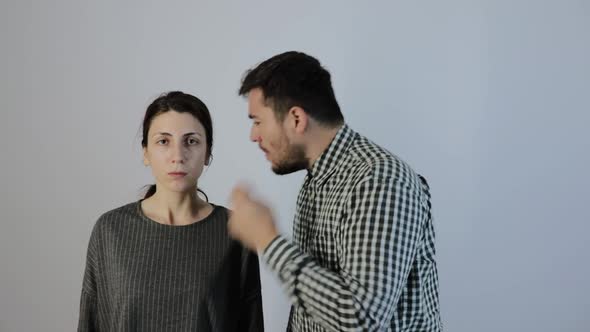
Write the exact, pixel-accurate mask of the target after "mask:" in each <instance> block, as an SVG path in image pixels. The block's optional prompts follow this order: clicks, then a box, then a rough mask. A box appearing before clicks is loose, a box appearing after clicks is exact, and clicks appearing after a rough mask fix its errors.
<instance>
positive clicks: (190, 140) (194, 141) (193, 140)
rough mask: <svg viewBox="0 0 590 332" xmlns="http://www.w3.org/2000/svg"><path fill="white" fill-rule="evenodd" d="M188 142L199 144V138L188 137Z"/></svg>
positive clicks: (189, 143)
mask: <svg viewBox="0 0 590 332" xmlns="http://www.w3.org/2000/svg"><path fill="white" fill-rule="evenodd" d="M186 143H187V144H188V145H195V144H199V141H197V140H196V139H194V138H189V139H187V140H186Z"/></svg>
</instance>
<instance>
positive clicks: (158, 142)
mask: <svg viewBox="0 0 590 332" xmlns="http://www.w3.org/2000/svg"><path fill="white" fill-rule="evenodd" d="M167 142H168V140H166V139H160V140H157V141H156V144H159V145H164V144H166V143H167Z"/></svg>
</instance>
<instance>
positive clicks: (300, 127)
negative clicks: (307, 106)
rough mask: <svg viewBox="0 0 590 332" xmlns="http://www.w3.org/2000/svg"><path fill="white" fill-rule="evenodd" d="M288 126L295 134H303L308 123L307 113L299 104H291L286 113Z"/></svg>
mask: <svg viewBox="0 0 590 332" xmlns="http://www.w3.org/2000/svg"><path fill="white" fill-rule="evenodd" d="M287 118H288V121H289V122H290V123H289V126H290V127H291V128H292V129H293V131H295V133H297V134H303V133H304V132H305V130H307V126H308V125H309V115H307V113H305V110H303V108H301V107H299V106H293V107H291V108H290V109H289V111H288V113H287Z"/></svg>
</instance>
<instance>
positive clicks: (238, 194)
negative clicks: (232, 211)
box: [230, 184, 250, 207]
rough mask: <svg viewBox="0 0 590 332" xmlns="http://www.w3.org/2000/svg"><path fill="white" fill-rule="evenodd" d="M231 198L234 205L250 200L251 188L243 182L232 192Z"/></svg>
mask: <svg viewBox="0 0 590 332" xmlns="http://www.w3.org/2000/svg"><path fill="white" fill-rule="evenodd" d="M230 200H231V204H232V206H233V207H235V206H236V205H240V204H241V203H243V202H246V201H248V200H250V192H249V189H248V188H247V187H246V186H245V185H242V184H240V185H237V186H235V187H234V189H233V190H232V192H231V196H230Z"/></svg>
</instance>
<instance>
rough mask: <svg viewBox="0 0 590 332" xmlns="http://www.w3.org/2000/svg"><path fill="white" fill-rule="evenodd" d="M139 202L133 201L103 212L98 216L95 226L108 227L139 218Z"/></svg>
mask: <svg viewBox="0 0 590 332" xmlns="http://www.w3.org/2000/svg"><path fill="white" fill-rule="evenodd" d="M139 204H140V202H139V201H134V202H131V203H127V204H125V205H122V206H119V207H117V208H114V209H112V210H109V211H107V212H104V213H103V214H101V215H100V217H98V220H97V221H96V226H95V228H105V227H107V228H108V227H112V226H114V225H120V224H121V223H126V222H131V221H134V220H136V219H137V218H140V214H139V211H138V209H139Z"/></svg>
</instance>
